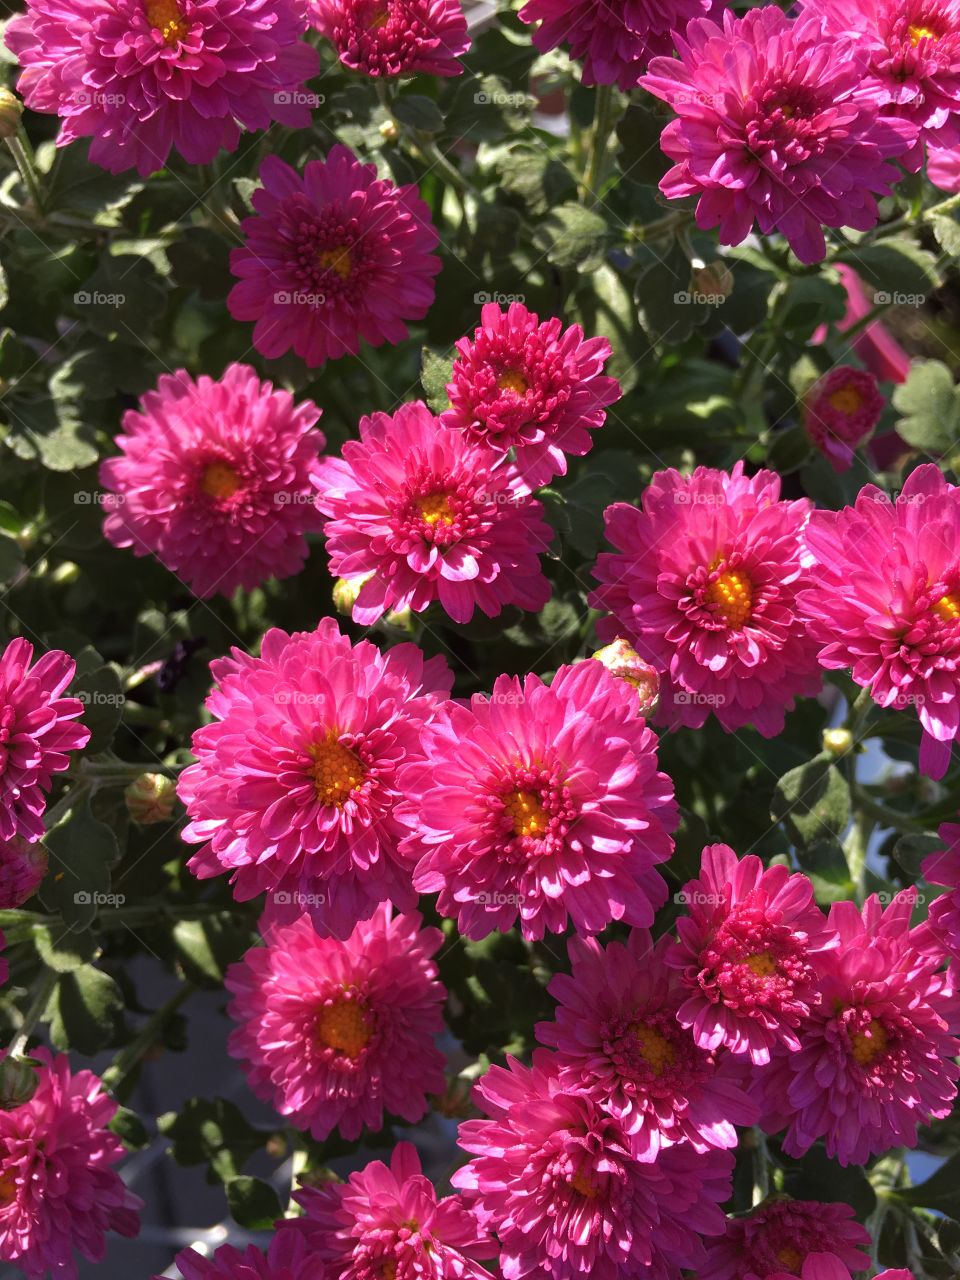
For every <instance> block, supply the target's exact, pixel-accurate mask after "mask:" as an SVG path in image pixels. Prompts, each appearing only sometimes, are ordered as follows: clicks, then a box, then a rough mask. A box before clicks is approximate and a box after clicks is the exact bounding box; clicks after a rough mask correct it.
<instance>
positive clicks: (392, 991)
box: [226, 903, 447, 1139]
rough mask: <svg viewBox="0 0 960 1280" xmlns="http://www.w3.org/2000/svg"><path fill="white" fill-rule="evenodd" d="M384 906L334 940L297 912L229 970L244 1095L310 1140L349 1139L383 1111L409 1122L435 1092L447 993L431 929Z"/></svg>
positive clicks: (375, 1125)
mask: <svg viewBox="0 0 960 1280" xmlns="http://www.w3.org/2000/svg"><path fill="white" fill-rule="evenodd" d="M419 926H420V916H419V915H418V914H417V913H416V912H412V913H411V914H409V915H403V916H396V917H394V918H393V919H391V909H390V907H389V905H388V904H387V903H384V904H383V905H382V906H380V907H378V908H377V910H376V911H375V912H374V914H373V917H372V918H371V919H370V920H362V921H361V922H360V923H359V924H358V925H357V927H356V928H355V929H354V931H353V933H352V934H351V935H350V937H349V938H347V940H346V941H345V942H341V941H339V940H337V939H335V938H321V937H319V936H318V934H317V932H316V930H315V929H314V928H313V926H312V925H311V923H310V920H309V918H308V917H307V916H301V918H300V919H299V920H295V921H294V922H293V923H292V924H287V925H276V926H274V927H272V928H270V929H268V930H267V932H266V935H265V937H266V946H263V947H253V948H251V949H250V950H249V951H248V952H247V954H246V955H245V956H244V958H243V959H242V960H241V961H240V962H239V963H238V964H234V965H231V966H230V969H229V970H228V972H227V979H226V985H227V987H228V989H229V990H230V991H232V992H233V996H234V998H233V1000H232V1002H231V1004H230V1006H229V1010H228V1012H229V1014H230V1016H231V1017H232V1018H233V1019H234V1021H235V1022H237V1024H238V1026H237V1028H236V1030H235V1031H234V1032H233V1033H232V1034H231V1036H230V1053H231V1054H232V1055H233V1057H235V1058H239V1059H240V1060H241V1061H242V1062H243V1063H244V1067H245V1070H246V1072H247V1079H248V1080H249V1083H250V1087H251V1088H252V1089H253V1091H254V1092H255V1093H256V1094H257V1095H258V1097H261V1098H263V1099H265V1100H266V1101H267V1102H269V1103H271V1104H272V1105H273V1106H274V1108H275V1109H276V1110H277V1111H278V1112H279V1113H280V1115H282V1116H286V1117H287V1119H288V1120H289V1122H290V1123H291V1124H292V1125H294V1127H295V1128H297V1129H305V1130H309V1132H310V1133H311V1134H312V1135H313V1137H315V1138H317V1139H323V1138H326V1137H327V1136H328V1135H329V1134H330V1133H332V1132H333V1130H334V1129H339V1131H340V1133H341V1134H342V1136H343V1137H344V1138H358V1137H359V1136H360V1134H361V1133H362V1132H363V1129H364V1126H366V1127H367V1128H368V1129H374V1130H375V1129H379V1128H380V1127H381V1126H382V1124H383V1115H384V1112H388V1113H389V1114H391V1115H396V1116H401V1117H402V1118H403V1119H404V1120H408V1121H410V1122H411V1123H414V1122H415V1121H417V1120H421V1119H422V1118H423V1116H424V1115H425V1114H426V1111H427V1095H428V1094H430V1093H442V1092H443V1089H444V1087H445V1083H446V1082H445V1078H444V1058H443V1054H442V1053H441V1052H440V1051H439V1049H437V1047H436V1045H435V1043H434V1040H435V1037H436V1036H437V1034H438V1033H439V1032H441V1031H442V1030H443V1013H442V1009H443V1002H444V1000H445V999H446V995H447V993H446V990H445V988H444V987H443V986H442V985H441V984H440V982H438V981H437V966H436V965H435V964H434V962H433V960H432V959H431V957H432V956H433V955H435V954H436V952H437V951H439V949H440V946H441V944H442V942H443V935H442V934H441V932H440V930H439V929H421V928H420V927H419Z"/></svg>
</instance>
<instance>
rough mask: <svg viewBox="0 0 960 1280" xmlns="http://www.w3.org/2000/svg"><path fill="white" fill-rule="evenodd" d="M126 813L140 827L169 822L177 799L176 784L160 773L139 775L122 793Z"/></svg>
mask: <svg viewBox="0 0 960 1280" xmlns="http://www.w3.org/2000/svg"><path fill="white" fill-rule="evenodd" d="M123 798H124V800H126V802H127V813H129V815H130V817H131V818H132V819H133V821H134V822H136V823H137V824H138V825H139V826H141V827H151V826H153V825H154V823H157V822H169V821H170V819H171V818H172V817H173V807H174V804H175V803H176V799H177V784H176V783H175V782H174V780H173V779H172V778H168V777H166V775H165V774H162V773H141V775H140V777H139V778H136V779H135V780H134V781H133V782H131V783H130V785H129V787H127V789H126V790H125V791H124V793H123Z"/></svg>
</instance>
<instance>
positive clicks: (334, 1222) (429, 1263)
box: [280, 1142, 497, 1280]
mask: <svg viewBox="0 0 960 1280" xmlns="http://www.w3.org/2000/svg"><path fill="white" fill-rule="evenodd" d="M295 1199H296V1200H297V1201H298V1202H299V1203H300V1204H301V1205H302V1206H303V1208H304V1211H305V1214H306V1216H305V1217H303V1218H298V1219H295V1220H294V1221H293V1222H290V1223H288V1224H285V1226H284V1228H283V1229H282V1230H281V1232H280V1234H281V1235H284V1234H287V1233H288V1232H289V1233H290V1234H295V1235H301V1236H302V1237H303V1238H304V1239H305V1240H306V1241H307V1243H308V1245H309V1248H310V1251H311V1253H312V1254H313V1256H315V1257H316V1258H318V1259H320V1260H321V1261H322V1262H323V1263H324V1265H325V1267H326V1275H327V1276H328V1277H329V1280H385V1277H394V1280H489V1276H490V1272H489V1271H487V1270H486V1269H485V1268H484V1267H482V1266H480V1265H479V1263H478V1262H477V1261H476V1260H477V1259H478V1258H492V1257H495V1256H496V1252H497V1246H496V1244H495V1243H494V1241H493V1240H492V1239H491V1238H490V1236H489V1235H488V1233H487V1232H486V1231H484V1230H483V1229H482V1228H481V1226H480V1224H479V1223H478V1221H477V1219H476V1217H475V1215H474V1214H473V1213H472V1212H471V1211H470V1210H469V1209H468V1208H467V1207H466V1206H465V1204H464V1202H463V1200H461V1198H460V1197H459V1196H455V1195H453V1196H444V1197H443V1198H442V1199H439V1200H438V1199H437V1193H436V1190H435V1189H434V1187H433V1185H432V1183H431V1182H430V1180H429V1178H425V1177H424V1175H423V1171H422V1169H421V1167H420V1157H419V1156H418V1155H417V1150H416V1147H414V1146H412V1145H411V1143H409V1142H400V1143H398V1144H397V1146H396V1147H394V1149H393V1154H392V1155H391V1157H390V1164H389V1165H386V1164H384V1163H383V1162H382V1161H380V1160H374V1161H372V1162H371V1163H370V1164H368V1165H367V1167H366V1168H365V1169H362V1170H360V1172H358V1173H352V1174H351V1175H350V1177H349V1179H348V1181H347V1182H342V1183H328V1184H326V1185H325V1186H322V1187H308V1188H307V1189H306V1190H304V1191H300V1192H298V1193H297V1195H296V1196H295Z"/></svg>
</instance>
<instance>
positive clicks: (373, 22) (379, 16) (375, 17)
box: [369, 4, 397, 1280]
mask: <svg viewBox="0 0 960 1280" xmlns="http://www.w3.org/2000/svg"><path fill="white" fill-rule="evenodd" d="M389 21H390V10H389V9H388V8H387V6H386V5H385V4H378V5H376V6H375V7H374V10H373V12H372V13H371V14H370V24H369V29H370V30H371V31H380V30H381V29H382V28H383V27H385V26H386V25H387V23H388V22H389ZM391 1265H392V1266H393V1274H394V1275H396V1274H397V1264H396V1263H395V1262H394V1263H392V1264H391ZM388 1280H393V1276H390V1277H388Z"/></svg>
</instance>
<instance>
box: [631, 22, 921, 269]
mask: <svg viewBox="0 0 960 1280" xmlns="http://www.w3.org/2000/svg"><path fill="white" fill-rule="evenodd" d="M677 49H678V51H679V54H680V58H679V61H678V60H677V59H674V58H654V59H653V61H652V62H651V63H650V69H649V71H648V73H647V75H646V76H644V77H643V79H642V81H641V84H642V86H643V88H644V89H646V90H647V91H648V92H649V93H652V94H654V95H655V96H656V97H658V98H662V99H663V100H664V101H665V102H667V103H669V105H670V106H671V107H673V109H674V111H676V112H677V117H678V118H677V119H676V120H674V121H672V122H671V123H670V124H668V125H667V127H666V129H664V131H663V134H662V136H661V139H660V145H661V147H662V149H663V150H664V151H665V152H666V154H667V155H668V156H669V157H670V158H671V160H674V161H675V162H676V163H675V165H674V167H673V168H672V169H671V170H670V172H669V173H667V175H666V176H665V177H664V178H663V179H662V180H661V183H660V190H661V191H662V192H663V193H664V195H666V196H667V197H668V198H670V199H673V200H679V199H682V198H684V197H686V196H691V195H698V196H699V197H700V199H699V202H698V204H697V223H698V225H699V226H700V227H702V228H703V229H707V228H710V227H716V226H719V228H720V241H721V243H722V244H740V242H741V241H742V240H744V239H745V238H746V237H747V236H748V235H749V234H750V232H751V231H752V230H753V228H754V225H755V224H756V225H757V226H758V227H759V229H760V231H762V232H763V233H764V234H769V233H771V232H773V231H780V232H782V234H783V235H784V236H785V237H786V238H787V240H788V241H789V242H790V246H791V248H792V249H793V251H794V253H796V255H797V257H798V258H800V260H801V261H802V262H820V261H822V260H823V258H824V256H825V254H826V242H825V240H824V234H823V230H824V227H853V228H855V229H856V230H858V231H867V230H869V229H870V228H871V227H873V226H875V225H876V223H877V220H878V217H879V213H878V210H877V199H876V197H877V196H885V195H889V194H890V191H891V189H892V186H893V184H894V183H895V182H896V181H897V179H898V177H899V171H898V170H897V169H896V167H895V166H894V165H892V164H890V163H889V161H890V160H891V159H895V158H898V157H900V156H902V155H903V154H904V153H905V152H906V150H907V148H908V147H909V146H910V144H911V142H912V140H913V137H914V129H913V127H912V126H911V125H909V124H908V123H907V122H906V121H904V120H896V119H893V118H891V117H886V116H883V115H881V112H880V102H881V100H882V95H881V94H880V93H879V92H874V93H869V92H866V91H865V89H864V84H863V82H864V75H865V73H866V55H865V53H864V51H862V50H861V48H860V46H859V43H858V41H856V40H855V39H850V40H846V39H841V38H839V37H837V36H831V37H829V38H825V37H824V35H823V33H822V30H821V22H820V18H819V16H818V13H810V14H807V15H804V16H803V17H801V18H798V19H795V20H794V19H790V18H788V17H787V16H786V15H785V14H784V13H783V11H782V10H781V9H779V8H778V7H777V6H776V5H765V6H764V7H763V8H760V9H753V10H751V11H750V12H749V13H747V14H746V15H745V16H744V17H743V18H737V17H735V16H734V14H733V13H732V11H730V10H725V11H724V13H723V23H722V26H721V25H719V24H718V23H716V22H712V21H710V20H709V19H706V18H703V19H699V20H697V21H695V22H691V23H690V25H689V26H688V27H687V30H686V34H685V36H684V37H683V38H682V39H681V38H679V37H678V39H677Z"/></svg>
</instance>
